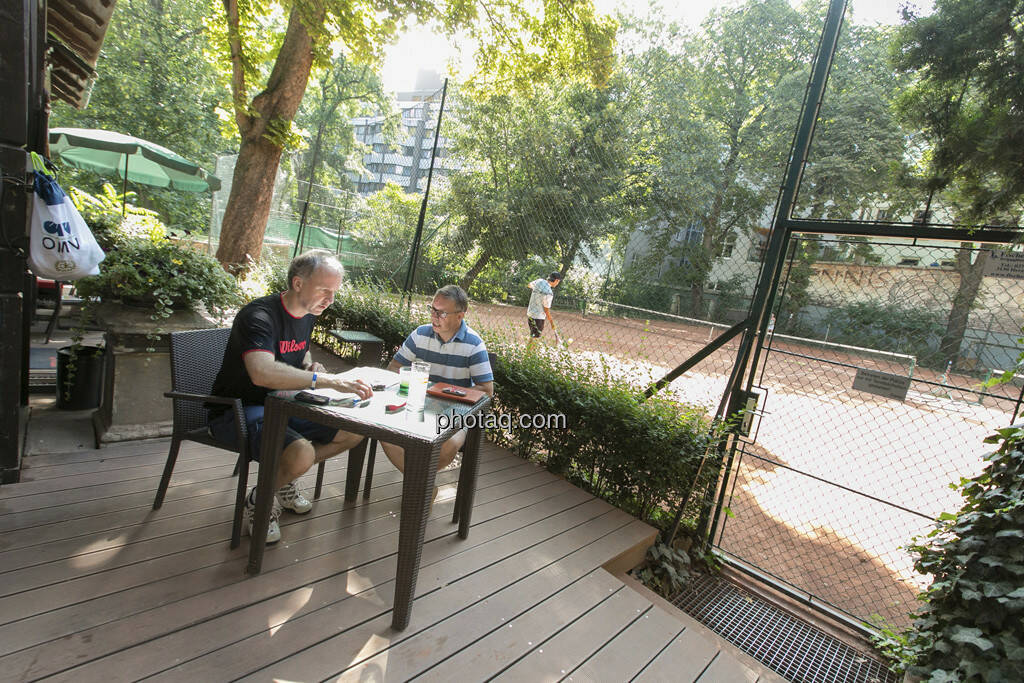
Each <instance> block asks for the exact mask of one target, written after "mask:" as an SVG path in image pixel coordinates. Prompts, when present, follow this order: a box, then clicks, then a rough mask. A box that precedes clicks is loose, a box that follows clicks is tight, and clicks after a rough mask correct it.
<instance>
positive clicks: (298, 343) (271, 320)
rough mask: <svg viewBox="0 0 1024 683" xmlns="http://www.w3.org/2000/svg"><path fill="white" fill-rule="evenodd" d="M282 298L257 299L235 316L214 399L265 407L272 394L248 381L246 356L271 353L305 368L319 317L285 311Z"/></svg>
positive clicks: (217, 409)
mask: <svg viewBox="0 0 1024 683" xmlns="http://www.w3.org/2000/svg"><path fill="white" fill-rule="evenodd" d="M281 296H282V295H281V294H271V295H270V296H264V297H260V298H259V299H254V300H253V301H250V302H249V303H248V304H246V305H245V306H244V307H243V308H242V310H240V311H239V312H238V315H236V316H235V322H234V324H233V325H232V326H231V335H230V336H229V337H228V347H227V349H226V350H225V351H224V360H223V361H221V364H220V372H218V373H217V379H215V380H214V382H213V394H214V396H227V397H230V398H240V399H242V403H245V404H247V405H263V400H264V399H265V398H266V397H267V392H268V391H269V390H268V389H266V388H264V387H258V386H256V385H255V384H253V383H252V380H251V379H249V373H248V371H246V369H245V361H244V360H243V357H244V356H245V354H247V353H265V352H270V353H273V354H274V360H278V361H281V362H283V363H287V364H288V365H291V366H293V367H296V368H301V367H302V360H303V359H304V358H305V357H306V352H307V351H309V335H310V333H311V332H312V331H313V323H314V322H316V316H315V315H312V314H309V315H304V316H302V317H301V318H296V317H295V316H293V315H292V314H291V313H289V312H288V311H287V309H285V307H284V302H283V301H282V300H281ZM210 409H211V411H212V412H213V413H214V414H216V413H220V412H223V411H224V410H226V409H227V407H226V406H215V405H210Z"/></svg>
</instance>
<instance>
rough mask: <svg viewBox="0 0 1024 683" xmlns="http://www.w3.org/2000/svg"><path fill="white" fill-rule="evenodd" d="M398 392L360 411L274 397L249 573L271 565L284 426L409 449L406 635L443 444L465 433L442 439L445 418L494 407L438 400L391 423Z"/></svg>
mask: <svg viewBox="0 0 1024 683" xmlns="http://www.w3.org/2000/svg"><path fill="white" fill-rule="evenodd" d="M395 391H396V389H395V388H390V389H388V390H385V391H377V392H374V396H373V398H372V399H371V401H370V403H369V405H367V406H365V407H357V408H340V407H336V406H315V405H311V404H308V403H302V402H299V401H296V400H294V399H293V398H292V397H293V396H294V394H295V393H296V392H294V391H277V392H271V394H270V395H269V396H268V397H267V400H266V403H265V405H266V412H265V414H264V418H263V443H262V446H261V451H260V468H259V481H258V483H257V487H256V510H255V516H254V519H253V529H252V540H251V546H250V548H249V565H248V568H247V570H246V571H248V572H249V573H250V574H258V573H259V572H260V569H261V567H262V564H263V551H264V547H265V545H266V540H267V527H268V526H269V524H270V506H271V500H272V497H273V495H274V492H273V490H272V487H273V485H274V481H273V480H274V477H273V473H274V472H275V471H276V469H277V459H278V456H279V455H280V453H281V450H282V449H283V447H284V426H285V425H286V424H287V420H288V418H290V417H299V418H304V419H307V420H313V421H316V422H319V423H321V424H326V425H329V426H331V427H337V428H338V429H342V430H344V431H347V432H352V433H355V434H363V435H365V436H369V437H372V438H376V439H378V440H380V441H386V442H388V443H392V444H395V445H396V446H401V447H402V448H404V449H405V477H404V479H403V480H402V516H401V524H400V527H399V532H398V570H397V572H396V576H395V604H394V612H393V617H392V621H391V625H392V627H393V628H394V629H396V630H401V629H403V628H405V627H406V626H407V625H408V624H409V616H410V614H411V612H412V601H413V597H414V594H415V591H416V576H417V574H418V573H419V568H420V553H421V552H422V549H423V537H424V533H425V531H426V527H427V517H428V515H429V512H430V503H431V500H432V497H433V491H434V476H435V474H436V470H437V461H438V456H439V455H440V452H441V444H443V443H444V442H445V441H447V440H448V439H449V438H451V436H452V435H454V434H455V432H456V431H458V425H449V427H448V429H445V430H444V431H441V432H440V433H438V429H437V424H438V418H439V416H441V415H443V414H447V415H449V416H455V415H461V416H463V417H468V416H470V415H476V414H478V413H480V412H481V411H482V410H483V409H484V408H486V407H487V406H488V405H490V402H491V399H490V398H489V397H487V396H484V397H483V398H481V399H480V400H479V401H477V402H476V403H475V404H473V405H467V404H463V403H455V402H452V401H442V400H439V399H436V398H433V397H431V396H428V397H427V399H426V404H425V406H424V410H423V411H421V412H412V411H408V410H403V411H401V412H398V413H395V414H392V415H388V414H386V413H385V410H384V406H385V405H386V404H391V403H402V402H403V401H404V400H405V399H404V398H398V397H397V396H396V395H395ZM480 434H481V431H480V428H479V427H474V428H473V429H470V430H469V433H468V435H467V437H466V445H465V452H464V454H463V458H462V468H461V470H460V472H459V489H458V493H457V495H456V500H455V513H454V515H453V518H452V521H453V522H455V521H457V522H458V523H459V537H460V538H466V537H467V536H468V535H469V524H470V517H471V514H472V510H473V497H474V495H475V492H476V476H477V470H478V466H479V455H480ZM365 452H366V440H365V439H364V440H363V441H362V442H361V443H360V444H359V445H358V446H357V447H355V448H353V449H352V450H351V451H349V464H348V473H347V476H346V479H345V499H346V500H351V499H353V498H355V497H356V495H357V494H358V492H359V479H360V477H361V476H362V471H363V460H364V457H365Z"/></svg>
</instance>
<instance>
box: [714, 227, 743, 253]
mask: <svg viewBox="0 0 1024 683" xmlns="http://www.w3.org/2000/svg"><path fill="white" fill-rule="evenodd" d="M737 237H738V235H737V234H736V233H735V232H733V231H731V230H730V231H729V234H727V235H726V236H725V237H723V238H722V243H721V244H719V245H718V252H717V253H716V254H715V256H717V257H718V258H732V252H733V251H734V250H735V249H736V239H737Z"/></svg>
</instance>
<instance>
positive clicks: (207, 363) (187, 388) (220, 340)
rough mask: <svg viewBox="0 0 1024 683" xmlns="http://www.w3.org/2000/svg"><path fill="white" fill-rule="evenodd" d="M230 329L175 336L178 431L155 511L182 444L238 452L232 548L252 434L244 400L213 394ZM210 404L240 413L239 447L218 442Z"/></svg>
mask: <svg viewBox="0 0 1024 683" xmlns="http://www.w3.org/2000/svg"><path fill="white" fill-rule="evenodd" d="M230 334H231V329H230V328H226V327H225V328H219V329H211V330H192V331H189V332H172V333H171V335H170V338H171V391H168V392H166V393H164V396H166V397H168V398H170V399H173V400H174V431H173V434H172V437H171V448H170V450H169V451H168V453H167V463H166V464H165V465H164V473H163V476H162V477H161V478H160V487H159V488H158V489H157V491H156V499H155V500H154V501H153V509H154V510H157V509H159V508H160V506H161V505H163V502H164V495H165V494H166V493H167V487H168V485H169V484H170V482H171V474H172V473H173V472H174V464H175V462H176V461H177V459H178V449H179V448H180V447H181V442H182V441H185V440H188V441H196V442H198V443H201V444H205V445H207V446H213V447H214V448H223V449H225V450H230V451H233V452H235V453H236V454H237V458H236V461H235V474H237V475H238V488H237V491H236V494H235V514H234V520H233V523H232V527H231V547H232V548H236V547H238V544H239V542H240V541H241V536H242V511H243V510H244V509H245V496H246V493H247V492H248V479H249V463H248V459H247V458H246V455H245V454H246V450H247V446H248V434H247V430H246V425H245V414H244V412H243V411H242V401H241V400H240V399H237V398H226V397H224V396H213V395H211V394H210V392H211V391H212V390H213V380H214V378H215V377H216V376H217V372H218V371H219V370H220V365H221V361H222V360H223V358H224V351H225V349H226V348H227V345H228V336H229V335H230ZM206 403H219V404H222V405H226V406H230V407H231V409H232V411H233V412H234V414H235V432H236V434H237V435H238V447H237V448H235V447H233V446H229V445H227V444H224V443H222V442H220V441H217V440H216V439H214V438H213V437H212V436H211V435H210V432H209V430H208V429H207V424H206V406H205V405H204V404H206ZM323 475H324V463H320V469H319V470H318V471H317V487H316V488H317V490H316V495H315V497H316V498H319V497H320V486H321V482H322V481H323Z"/></svg>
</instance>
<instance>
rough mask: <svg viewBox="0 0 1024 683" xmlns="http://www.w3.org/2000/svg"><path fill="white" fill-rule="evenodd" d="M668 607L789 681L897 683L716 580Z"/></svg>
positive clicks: (857, 655) (874, 663)
mask: <svg viewBox="0 0 1024 683" xmlns="http://www.w3.org/2000/svg"><path fill="white" fill-rule="evenodd" d="M672 603H673V604H674V605H676V606H677V607H679V608H680V609H682V610H683V611H684V612H686V613H687V614H689V615H690V616H692V617H693V618H694V619H696V620H697V621H699V622H701V623H702V624H704V625H706V626H707V627H708V628H710V629H711V630H712V631H714V632H715V633H717V634H719V635H720V636H722V637H723V638H725V639H726V640H728V641H729V642H731V643H732V644H734V645H736V646H737V647H739V648H740V649H741V650H743V651H744V652H746V653H747V654H749V655H750V656H752V657H754V658H755V659H757V660H758V661H760V662H761V663H762V664H764V665H765V666H767V667H769V668H771V669H772V670H773V671H775V672H776V673H778V674H779V675H781V676H783V677H785V678H786V679H788V680H790V681H797V682H799V683H817V682H819V681H820V682H822V683H824V682H828V683H832V682H835V681H838V682H842V683H898V681H899V679H898V678H897V677H896V675H895V674H894V673H892V672H891V671H889V670H888V669H887V668H886V666H885V664H883V663H882V662H880V661H878V660H877V659H875V658H874V657H872V656H870V655H867V654H865V653H863V652H860V651H858V650H855V649H854V648H852V647H850V646H848V645H846V644H845V643H843V642H841V641H839V640H836V639H835V638H833V637H832V636H830V635H828V634H827V633H825V632H824V631H822V630H820V629H817V628H815V627H814V626H811V625H810V624H806V623H804V622H802V621H800V620H799V619H796V618H794V617H792V616H790V615H789V614H787V613H786V612H784V611H782V610H780V609H778V608H776V607H774V606H772V605H770V604H768V603H766V602H764V601H763V600H761V598H760V597H758V596H757V595H755V594H753V593H750V592H748V591H745V590H743V589H742V588H739V587H737V586H735V585H733V584H731V583H729V582H728V581H725V580H723V579H720V578H718V577H715V576H709V575H707V574H701V575H699V576H698V577H697V578H695V580H694V581H693V583H692V584H691V585H690V586H689V587H688V588H686V589H684V590H683V592H682V593H680V594H679V595H677V596H676V597H675V599H674V600H672Z"/></svg>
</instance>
